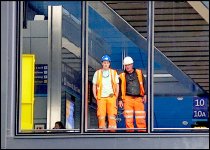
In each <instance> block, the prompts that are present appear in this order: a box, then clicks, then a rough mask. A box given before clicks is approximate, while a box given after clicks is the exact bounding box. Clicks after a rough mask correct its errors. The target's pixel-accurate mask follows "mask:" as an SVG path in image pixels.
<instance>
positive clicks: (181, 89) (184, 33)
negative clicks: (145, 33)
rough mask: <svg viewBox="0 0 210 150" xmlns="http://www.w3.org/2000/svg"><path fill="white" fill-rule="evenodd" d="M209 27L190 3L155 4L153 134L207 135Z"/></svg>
mask: <svg viewBox="0 0 210 150" xmlns="http://www.w3.org/2000/svg"><path fill="white" fill-rule="evenodd" d="M208 26H209V24H208V23H207V22H206V21H205V20H204V19H203V18H202V17H201V16H200V15H199V13H198V12H196V10H195V9H193V7H192V6H191V5H190V4H189V3H188V2H159V1H158V2H155V27H154V32H155V34H154V36H155V38H154V39H155V55H154V61H155V62H154V102H153V108H154V112H153V124H152V130H153V131H154V132H187V133H189V132H195V131H196V132H207V131H208V120H209V114H208V109H209V104H208V103H209V97H208V95H209V94H208V93H207V89H206V87H205V81H206V82H208V80H209V77H207V74H208V70H206V69H205V66H206V63H208V62H207V61H208V59H209V58H208V56H205V55H206V54H207V53H208V50H207V49H208V45H209V44H208V42H209V31H208V30H209V27H208ZM205 74H206V75H205Z"/></svg>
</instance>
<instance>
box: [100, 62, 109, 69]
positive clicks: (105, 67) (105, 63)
mask: <svg viewBox="0 0 210 150" xmlns="http://www.w3.org/2000/svg"><path fill="white" fill-rule="evenodd" d="M109 66H110V62H109V61H103V62H102V67H103V69H105V70H107V69H109Z"/></svg>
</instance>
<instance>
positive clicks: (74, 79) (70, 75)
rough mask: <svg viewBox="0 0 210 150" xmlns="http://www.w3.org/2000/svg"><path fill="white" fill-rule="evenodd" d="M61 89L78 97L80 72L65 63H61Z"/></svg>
mask: <svg viewBox="0 0 210 150" xmlns="http://www.w3.org/2000/svg"><path fill="white" fill-rule="evenodd" d="M62 91H66V92H68V93H69V94H71V95H73V96H74V97H76V98H80V94H81V74H80V73H79V72H77V71H76V70H74V69H73V68H71V67H70V66H68V65H67V64H65V63H62Z"/></svg>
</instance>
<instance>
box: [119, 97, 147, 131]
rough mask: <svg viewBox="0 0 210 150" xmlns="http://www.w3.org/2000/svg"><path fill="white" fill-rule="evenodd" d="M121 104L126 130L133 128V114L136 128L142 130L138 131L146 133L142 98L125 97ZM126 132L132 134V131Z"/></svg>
mask: <svg viewBox="0 0 210 150" xmlns="http://www.w3.org/2000/svg"><path fill="white" fill-rule="evenodd" d="M123 103H124V117H125V123H126V128H134V120H133V118H134V117H133V114H135V120H136V126H137V128H144V129H139V130H138V131H139V132H146V120H145V118H146V112H145V110H144V103H143V102H142V97H134V96H125V100H123ZM128 132H134V130H128Z"/></svg>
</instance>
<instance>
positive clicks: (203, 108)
mask: <svg viewBox="0 0 210 150" xmlns="http://www.w3.org/2000/svg"><path fill="white" fill-rule="evenodd" d="M208 115H209V114H208V98H205V97H194V98H193V119H208Z"/></svg>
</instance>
